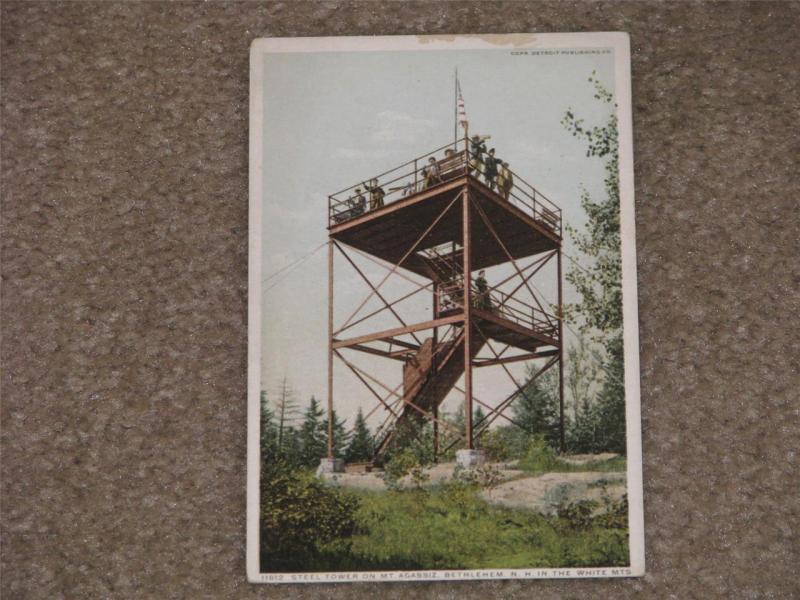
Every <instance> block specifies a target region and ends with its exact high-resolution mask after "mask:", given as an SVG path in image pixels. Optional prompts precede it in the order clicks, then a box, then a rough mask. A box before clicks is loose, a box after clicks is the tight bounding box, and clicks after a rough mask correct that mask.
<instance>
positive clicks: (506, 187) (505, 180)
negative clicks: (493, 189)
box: [497, 162, 514, 200]
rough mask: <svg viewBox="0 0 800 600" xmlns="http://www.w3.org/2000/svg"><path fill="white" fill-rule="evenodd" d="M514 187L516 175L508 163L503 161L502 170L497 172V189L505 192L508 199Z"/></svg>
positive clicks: (504, 195)
mask: <svg viewBox="0 0 800 600" xmlns="http://www.w3.org/2000/svg"><path fill="white" fill-rule="evenodd" d="M512 187H514V175H513V173H511V171H510V170H509V168H508V163H507V162H501V163H500V170H499V171H498V173H497V189H499V190H500V193H502V194H503V198H505V199H506V200H508V198H509V196H510V195H511V188H512Z"/></svg>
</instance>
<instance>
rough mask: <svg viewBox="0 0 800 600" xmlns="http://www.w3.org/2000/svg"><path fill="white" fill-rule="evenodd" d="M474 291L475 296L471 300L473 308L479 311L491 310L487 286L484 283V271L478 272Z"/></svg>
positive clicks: (485, 282)
mask: <svg viewBox="0 0 800 600" xmlns="http://www.w3.org/2000/svg"><path fill="white" fill-rule="evenodd" d="M475 289H476V290H477V294H475V298H474V299H473V301H472V302H473V306H474V307H475V308H479V309H481V310H492V299H491V297H490V295H489V284H488V283H487V281H486V271H485V270H484V269H481V270H480V271H478V277H477V278H476V279H475Z"/></svg>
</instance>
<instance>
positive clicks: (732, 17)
mask: <svg viewBox="0 0 800 600" xmlns="http://www.w3.org/2000/svg"><path fill="white" fill-rule="evenodd" d="M0 11H1V12H0V18H1V22H0V23H1V24H0V27H1V28H2V29H1V32H2V54H1V55H0V58H1V59H2V65H1V69H0V84H1V85H2V153H1V155H0V158H1V159H2V355H1V356H2V447H1V449H2V456H1V460H2V471H1V472H2V506H1V507H0V509H1V510H2V550H1V552H2V563H1V564H2V573H1V574H0V592H1V593H2V597H3V599H4V600H5V599H8V600H17V599H20V600H23V599H32V598H47V599H57V598H65V599H77V598H115V599H116V598H124V599H128V598H284V599H287V600H295V599H301V598H332V599H344V598H355V599H358V598H374V597H378V596H380V597H381V598H383V599H385V600H390V599H399V598H402V599H403V600H415V599H419V598H435V599H439V600H444V599H458V600H468V599H477V598H508V599H522V598H537V599H556V598H559V599H583V598H614V599H625V598H665V599H681V600H682V599H685V598H697V599H704V600H705V599H712V598H743V599H744V598H780V599H785V598H800V584H799V583H798V575H797V565H798V563H800V551H799V544H800V542H798V539H799V536H800V520H799V519H798V513H799V512H800V506H798V503H799V501H798V489H800V468H799V466H798V460H800V458H799V457H798V446H799V445H800V444H799V443H798V439H799V436H798V433H800V431H799V430H800V426H799V425H798V421H799V420H800V402H798V396H799V395H800V392H798V384H800V373H798V363H799V362H800V345H799V343H798V340H799V339H800V335H798V333H799V332H798V314H799V313H800V259H799V256H798V253H799V252H800V208H799V207H798V200H799V199H798V195H799V193H798V190H799V189H800V185H799V184H800V181H798V171H799V169H798V156H800V136H798V131H800V127H799V126H798V120H799V118H800V85H799V84H798V64H800V37H799V36H798V26H800V4H798V3H769V2H752V3H740V2H731V3H702V2H671V3H655V2H535V3H532V2H491V1H483V2H467V1H453V2H270V3H258V2H203V3H199V2H122V3H116V2H94V3H89V2H63V3H61V2H18V1H7V2H3V3H2V5H0ZM549 31H553V32H558V31H627V32H629V33H630V35H631V41H632V52H633V94H634V107H633V108H634V111H633V114H634V130H635V132H634V136H635V140H634V142H635V146H634V152H635V169H636V171H635V176H636V213H637V214H636V221H637V227H638V240H637V249H638V269H639V300H640V326H641V361H642V371H641V383H642V412H643V429H644V441H643V447H644V477H645V483H644V492H645V523H646V547H647V568H648V573H647V575H646V576H645V577H643V578H641V579H628V580H587V581H491V582H458V583H395V584H377V585H376V584H337V585H324V586H320V585H289V586H281V587H266V586H255V585H251V584H248V583H247V582H246V580H245V565H244V550H245V455H246V449H245V428H246V421H247V415H246V399H245V396H246V378H245V373H246V349H247V312H246V308H247V232H248V214H247V210H248V202H247V193H248V186H247V139H248V138H247V136H248V76H249V74H248V61H249V55H248V52H249V45H250V42H251V41H252V40H253V39H254V38H257V37H265V36H320V35H356V34H357V35H367V34H421V33H512V32H549Z"/></svg>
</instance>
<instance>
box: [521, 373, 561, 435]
mask: <svg viewBox="0 0 800 600" xmlns="http://www.w3.org/2000/svg"><path fill="white" fill-rule="evenodd" d="M534 373H535V370H534V367H529V368H528V379H530V378H531V377H532V376H533V375H534ZM512 406H513V407H514V410H513V413H514V422H515V423H517V424H518V425H519V427H521V428H522V429H523V430H524V431H526V432H528V433H529V434H532V435H534V436H535V435H539V434H541V435H543V436H544V439H545V441H546V442H547V443H548V444H550V446H552V447H553V448H558V447H559V445H560V435H561V433H560V432H561V425H560V408H559V400H558V374H557V372H556V371H554V370H553V369H551V370H549V371H546V372H545V373H543V374H542V375H540V376H539V377H537V378H536V379H534V380H533V381H530V382H529V383H528V384H527V385H525V386H524V387H523V389H522V392H521V393H520V394H518V395H517V398H516V399H515V400H514V404H513V405H512Z"/></svg>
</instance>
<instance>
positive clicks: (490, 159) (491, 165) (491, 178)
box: [483, 148, 501, 190]
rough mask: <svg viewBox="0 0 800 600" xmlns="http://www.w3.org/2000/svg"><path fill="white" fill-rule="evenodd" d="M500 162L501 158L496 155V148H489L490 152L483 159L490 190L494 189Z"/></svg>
mask: <svg viewBox="0 0 800 600" xmlns="http://www.w3.org/2000/svg"><path fill="white" fill-rule="evenodd" d="M499 162H501V161H500V159H498V158H495V157H494V148H492V149H491V150H489V153H488V154H487V155H486V156H485V157H484V159H483V167H484V171H483V176H484V178H485V179H486V185H487V186H489V189H490V190H493V189H494V184H495V178H496V177H497V164H498V163H499Z"/></svg>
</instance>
